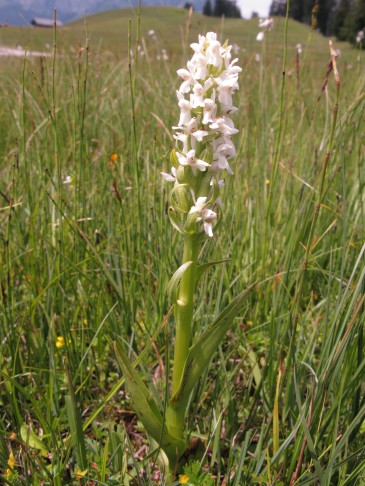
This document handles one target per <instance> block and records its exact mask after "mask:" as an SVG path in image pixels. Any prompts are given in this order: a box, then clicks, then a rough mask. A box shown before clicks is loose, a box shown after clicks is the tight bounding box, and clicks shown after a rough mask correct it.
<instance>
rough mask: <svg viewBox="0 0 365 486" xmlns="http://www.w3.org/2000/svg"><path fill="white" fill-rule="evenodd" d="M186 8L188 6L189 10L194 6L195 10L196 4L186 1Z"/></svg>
mask: <svg viewBox="0 0 365 486" xmlns="http://www.w3.org/2000/svg"><path fill="white" fill-rule="evenodd" d="M184 8H186V9H187V10H190V9H191V8H192V9H193V10H194V5H193V4H192V3H190V2H186V3H185V5H184Z"/></svg>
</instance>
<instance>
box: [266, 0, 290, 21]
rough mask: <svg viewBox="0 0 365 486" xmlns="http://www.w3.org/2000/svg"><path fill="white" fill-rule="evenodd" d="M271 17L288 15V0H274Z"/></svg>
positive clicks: (271, 6) (270, 11)
mask: <svg viewBox="0 0 365 486" xmlns="http://www.w3.org/2000/svg"><path fill="white" fill-rule="evenodd" d="M269 15H270V17H273V16H275V17H285V15H286V0H273V1H272V2H271V5H270V10H269Z"/></svg>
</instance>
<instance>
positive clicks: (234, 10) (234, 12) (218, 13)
mask: <svg viewBox="0 0 365 486" xmlns="http://www.w3.org/2000/svg"><path fill="white" fill-rule="evenodd" d="M213 15H214V17H222V15H224V16H225V17H231V18H238V19H240V18H241V10H240V9H239V7H238V6H237V4H236V2H235V0H215V5H214V10H213Z"/></svg>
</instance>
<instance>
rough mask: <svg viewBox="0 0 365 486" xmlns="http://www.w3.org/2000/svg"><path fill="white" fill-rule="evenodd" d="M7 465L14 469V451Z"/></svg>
mask: <svg viewBox="0 0 365 486" xmlns="http://www.w3.org/2000/svg"><path fill="white" fill-rule="evenodd" d="M6 463H7V465H8V466H9V468H10V469H11V470H13V469H14V467H15V457H14V454H13V453H12V452H10V454H9V459H8V460H7V461H6Z"/></svg>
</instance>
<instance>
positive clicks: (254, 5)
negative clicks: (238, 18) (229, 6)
mask: <svg viewBox="0 0 365 486" xmlns="http://www.w3.org/2000/svg"><path fill="white" fill-rule="evenodd" d="M237 5H238V6H239V7H240V9H241V14H242V17H244V18H246V19H247V18H250V17H251V12H252V11H254V12H257V13H258V14H259V17H267V16H268V15H269V8H270V5H271V0H237Z"/></svg>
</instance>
